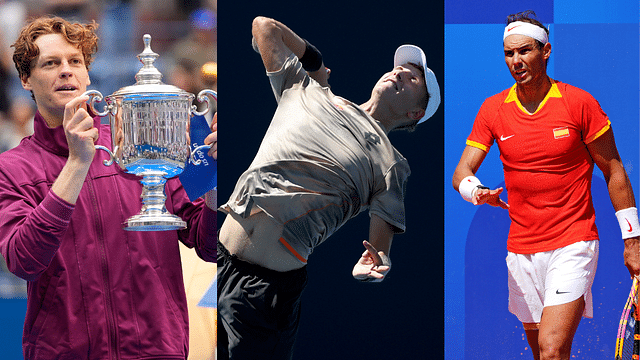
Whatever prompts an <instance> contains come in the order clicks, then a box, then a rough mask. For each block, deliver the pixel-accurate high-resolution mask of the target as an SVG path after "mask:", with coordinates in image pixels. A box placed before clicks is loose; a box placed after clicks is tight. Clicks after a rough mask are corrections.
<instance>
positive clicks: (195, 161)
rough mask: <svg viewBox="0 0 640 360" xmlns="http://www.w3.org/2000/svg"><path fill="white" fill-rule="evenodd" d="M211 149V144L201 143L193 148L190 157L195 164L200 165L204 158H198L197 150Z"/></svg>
mask: <svg viewBox="0 0 640 360" xmlns="http://www.w3.org/2000/svg"><path fill="white" fill-rule="evenodd" d="M205 112H206V111H205ZM209 149H211V145H200V146H198V147H197V148H195V149H193V151H192V152H191V156H189V158H190V160H191V163H193V165H200V163H201V162H202V160H200V159H197V160H196V158H195V155H196V152H198V151H204V150H209Z"/></svg>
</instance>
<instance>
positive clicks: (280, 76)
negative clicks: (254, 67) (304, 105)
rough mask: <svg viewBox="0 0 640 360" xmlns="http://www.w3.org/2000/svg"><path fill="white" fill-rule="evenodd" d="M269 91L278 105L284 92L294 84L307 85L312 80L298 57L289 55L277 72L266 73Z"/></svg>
mask: <svg viewBox="0 0 640 360" xmlns="http://www.w3.org/2000/svg"><path fill="white" fill-rule="evenodd" d="M267 76H269V81H270V82H271V89H272V90H273V95H274V96H275V97H276V101H277V102H278V103H279V102H280V99H281V98H282V94H283V93H284V91H285V90H287V89H290V88H291V87H292V86H293V85H295V84H301V83H302V84H304V86H306V85H308V84H309V82H310V81H311V80H312V79H311V78H310V77H309V75H308V74H307V72H306V71H305V70H304V69H303V68H302V64H301V63H300V61H299V60H298V57H297V56H295V55H294V54H291V55H289V57H288V58H287V60H285V62H284V64H283V65H282V68H281V69H280V70H278V71H272V72H267ZM314 81H315V80H314Z"/></svg>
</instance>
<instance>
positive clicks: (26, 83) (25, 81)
mask: <svg viewBox="0 0 640 360" xmlns="http://www.w3.org/2000/svg"><path fill="white" fill-rule="evenodd" d="M20 83H22V88H23V89H25V90H29V91H31V90H33V89H32V88H31V82H30V81H29V78H28V77H27V76H26V75H23V76H21V77H20Z"/></svg>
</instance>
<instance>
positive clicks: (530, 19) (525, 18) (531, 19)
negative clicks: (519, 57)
mask: <svg viewBox="0 0 640 360" xmlns="http://www.w3.org/2000/svg"><path fill="white" fill-rule="evenodd" d="M516 21H522V22H527V23H530V24H533V25H536V26H539V27H541V28H543V29H544V31H545V32H546V33H547V37H549V29H547V28H546V27H544V25H542V23H541V22H540V21H539V20H538V17H537V16H536V13H535V12H534V11H533V10H525V11H522V12H519V13H516V14H511V15H509V16H507V25H509V24H511V23H512V22H516ZM536 43H538V46H539V47H540V48H542V47H543V46H544V44H543V43H542V42H541V41H540V40H536Z"/></svg>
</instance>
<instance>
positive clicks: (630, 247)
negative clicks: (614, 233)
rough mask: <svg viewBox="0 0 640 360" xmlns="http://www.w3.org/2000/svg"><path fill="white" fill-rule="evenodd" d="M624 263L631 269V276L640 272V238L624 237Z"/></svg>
mask: <svg viewBox="0 0 640 360" xmlns="http://www.w3.org/2000/svg"><path fill="white" fill-rule="evenodd" d="M623 255H624V265H625V266H626V267H627V269H628V270H629V275H631V277H634V276H637V275H638V274H640V238H639V237H632V238H628V239H624V252H623Z"/></svg>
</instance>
